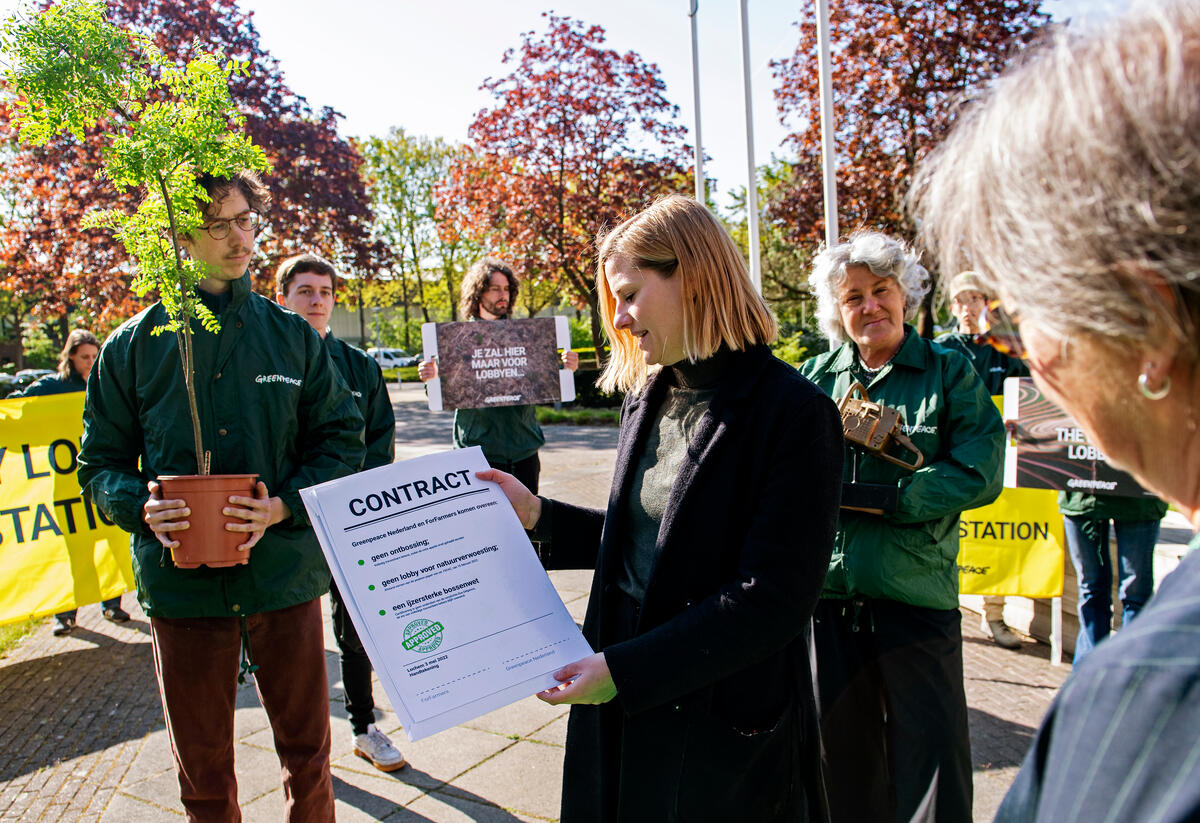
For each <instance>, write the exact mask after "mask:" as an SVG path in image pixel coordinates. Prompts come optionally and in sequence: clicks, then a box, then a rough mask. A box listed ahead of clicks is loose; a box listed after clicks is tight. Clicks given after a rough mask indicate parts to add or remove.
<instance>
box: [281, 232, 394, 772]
mask: <svg viewBox="0 0 1200 823" xmlns="http://www.w3.org/2000/svg"><path fill="white" fill-rule="evenodd" d="M337 287H338V276H337V270H336V269H334V267H333V264H332V263H330V262H329V261H328V260H325V259H323V258H321V257H318V256H317V255H315V254H297V255H295V256H293V257H289V258H288V259H287V260H284V261H283V262H282V263H280V264H279V268H278V269H277V270H276V271H275V301H276V302H277V303H279V305H281V306H284V307H286V308H289V309H291V310H292V311H294V312H295V313H296V314H298V315H300V316H301V317H303V318H304V319H305V320H307V321H308V324H309V325H310V326H312V327H313V331H315V332H316V333H317V335H318V336H320V338H321V340H322V341H323V342H324V344H325V351H326V352H327V353H328V354H329V357H330V359H331V360H332V361H333V365H334V367H335V368H336V369H337V371H338V374H340V375H341V377H342V379H343V380H345V381H346V384H347V385H348V386H349V387H350V393H351V394H352V395H354V401H355V403H356V404H357V405H358V410H359V411H360V412H361V413H362V416H363V420H364V421H365V422H366V428H365V429H364V431H363V438H364V440H365V441H366V447H367V454H366V458H365V460H364V461H363V465H362V468H363V469H364V470H366V469H374V468H378V467H379V466H388V465H391V463H392V461H393V460H395V458H396V414H395V412H394V411H393V410H392V401H391V398H389V397H388V391H387V384H386V383H384V380H383V372H382V371H381V370H380V368H379V364H378V363H376V362H375V361H374V360H373V359H372V358H370V357H368V356H367V355H366V354H365V353H364V352H362V351H359V350H358V349H356V348H354V347H353V346H350V345H347V344H346V343H344V342H342V341H341V340H338V339H337V337H335V336H334V334H333V332H332V331H330V329H329V316H330V315H331V314H332V313H333V306H334V303H336V302H337ZM329 607H330V612H331V617H332V620H333V636H334V637H335V638H336V639H337V644H338V650H339V651H340V652H341V663H342V688H343V689H344V690H345V693H346V713H347V714H348V715H350V728H351V729H352V730H353V732H354V753H355V754H356V755H358V756H359V757H361V758H363V759H364V760H369V761H371V763H372V765H374V766H375V768H377V769H379V770H380V771H385V772H390V771H395V770H396V769H399V768H401V767H403V766H404V755H402V754H400V751H399V749H397V748H396V747H395V746H393V745H392V741H391V740H389V739H388V737H387V735H386V734H384V733H383V732H381V731H380V730H379V728H378V727H377V726H376V725H375V697H374V695H373V694H372V692H371V661H370V659H369V658H368V657H367V652H366V650H365V649H364V648H363V644H362V640H360V639H359V637H358V632H357V631H355V629H354V623H353V622H352V621H351V620H350V615H348V614H347V613H346V603H345V601H343V600H342V595H341V593H340V592H339V591H338V588H337V584H336V583H334V582H333V581H330V584H329Z"/></svg>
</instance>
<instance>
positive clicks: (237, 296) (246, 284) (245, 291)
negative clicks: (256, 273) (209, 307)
mask: <svg viewBox="0 0 1200 823" xmlns="http://www.w3.org/2000/svg"><path fill="white" fill-rule="evenodd" d="M231 287H232V289H233V299H232V300H231V301H230V303H229V306H230V308H233V309H240V308H241V307H242V304H243V303H245V302H246V300H247V299H248V298H249V297H250V293H251V292H252V291H254V289H253V287H252V286H251V284H250V271H249V270H248V269H247V270H246V272H245V273H244V274H243V275H242V276H241V277H239V278H238V279H237V280H234V281H233V283H232V284H231Z"/></svg>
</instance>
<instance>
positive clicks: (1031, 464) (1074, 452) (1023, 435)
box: [1004, 377, 1152, 497]
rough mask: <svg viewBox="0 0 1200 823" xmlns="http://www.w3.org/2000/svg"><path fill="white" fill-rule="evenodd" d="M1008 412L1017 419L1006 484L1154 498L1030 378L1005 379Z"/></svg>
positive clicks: (1005, 403)
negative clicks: (1114, 463)
mask: <svg viewBox="0 0 1200 823" xmlns="http://www.w3.org/2000/svg"><path fill="white" fill-rule="evenodd" d="M1004 416H1005V418H1007V419H1009V420H1015V421H1016V429H1015V431H1014V432H1013V442H1014V443H1015V445H1014V446H1010V447H1009V449H1008V454H1007V455H1006V466H1005V469H1006V470H1005V485H1006V486H1016V487H1019V488H1026V489H1057V490H1058V491H1072V492H1088V493H1091V494H1107V495H1112V496H1115V497H1150V496H1152V495H1151V494H1150V492H1148V491H1146V490H1145V489H1143V488H1142V487H1141V485H1139V484H1138V482H1137V481H1136V480H1134V479H1133V477H1132V476H1131V475H1130V474H1129V473H1128V472H1124V471H1122V470H1121V469H1118V468H1116V467H1114V466H1113V465H1112V464H1111V463H1109V462H1108V458H1107V457H1106V456H1105V454H1104V453H1103V452H1102V451H1100V449H1099V448H1097V447H1096V446H1095V445H1093V444H1092V442H1091V441H1090V440H1089V439H1088V436H1087V433H1086V432H1085V431H1084V430H1083V429H1081V428H1080V427H1079V424H1078V423H1076V422H1075V420H1074V418H1072V417H1071V415H1069V414H1067V413H1066V412H1065V411H1063V410H1062V409H1060V408H1059V407H1058V406H1057V405H1055V404H1054V403H1053V402H1051V401H1050V399H1049V398H1047V397H1046V396H1045V395H1043V394H1042V392H1041V391H1040V390H1039V389H1038V387H1037V385H1036V384H1035V383H1034V382H1033V380H1032V378H1029V377H1020V378H1016V377H1010V378H1008V379H1007V380H1005V381H1004Z"/></svg>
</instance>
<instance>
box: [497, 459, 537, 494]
mask: <svg viewBox="0 0 1200 823" xmlns="http://www.w3.org/2000/svg"><path fill="white" fill-rule="evenodd" d="M488 465H490V466H491V467H492V468H493V469H499V470H500V471H502V472H507V473H508V474H511V475H512V476H513V477H515V478H517V479H518V480H520V481H521V483H522V484H523V485H524V486H525V488H527V489H529V490H530V491H531V492H533V493H534V494H537V493H538V475H540V474H541V473H542V461H540V460H538V455H537V452H534V453H533V454H532V455H530V456H529V457H526V458H524V459H523V460H513V461H507V462H506V461H492V460H489V461H488Z"/></svg>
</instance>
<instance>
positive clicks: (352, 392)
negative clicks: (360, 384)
mask: <svg viewBox="0 0 1200 823" xmlns="http://www.w3.org/2000/svg"><path fill="white" fill-rule="evenodd" d="M350 393H351V394H352V395H354V396H355V397H362V392H360V391H354V390H353V389H351V390H350Z"/></svg>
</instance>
